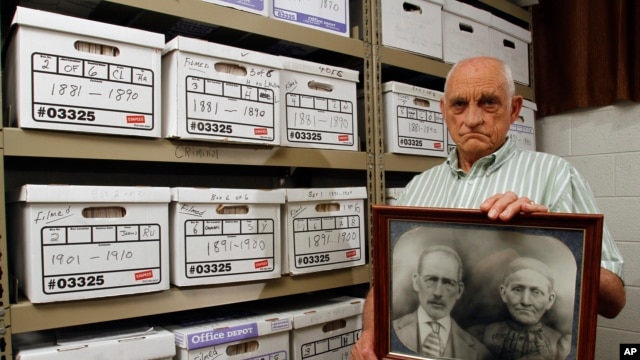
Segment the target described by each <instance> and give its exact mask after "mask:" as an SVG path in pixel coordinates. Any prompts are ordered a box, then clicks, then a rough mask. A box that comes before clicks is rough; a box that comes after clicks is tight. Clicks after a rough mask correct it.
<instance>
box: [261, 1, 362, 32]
mask: <svg viewBox="0 0 640 360" xmlns="http://www.w3.org/2000/svg"><path fill="white" fill-rule="evenodd" d="M269 17H271V18H274V19H278V20H282V21H286V22H289V23H293V24H297V25H301V26H304V27H308V28H312V29H316V30H321V31H326V32H329V33H332V34H336V35H341V36H346V37H349V35H350V28H349V0H335V1H316V0H271V9H270V11H269Z"/></svg>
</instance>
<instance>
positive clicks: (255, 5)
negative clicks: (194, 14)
mask: <svg viewBox="0 0 640 360" xmlns="http://www.w3.org/2000/svg"><path fill="white" fill-rule="evenodd" d="M204 1H206V2H210V3H212V4H217V5H221V6H228V7H231V8H234V9H238V10H243V11H248V12H250V13H254V14H258V15H262V16H269V5H270V4H271V0H204Z"/></svg>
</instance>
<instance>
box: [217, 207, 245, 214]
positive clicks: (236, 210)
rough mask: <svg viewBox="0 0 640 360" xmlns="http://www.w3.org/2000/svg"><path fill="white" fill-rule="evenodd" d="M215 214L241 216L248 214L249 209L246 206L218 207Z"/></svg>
mask: <svg viewBox="0 0 640 360" xmlns="http://www.w3.org/2000/svg"><path fill="white" fill-rule="evenodd" d="M216 212H217V213H218V214H222V215H229V214H234V215H243V214H247V213H249V207H248V206H247V205H218V208H216Z"/></svg>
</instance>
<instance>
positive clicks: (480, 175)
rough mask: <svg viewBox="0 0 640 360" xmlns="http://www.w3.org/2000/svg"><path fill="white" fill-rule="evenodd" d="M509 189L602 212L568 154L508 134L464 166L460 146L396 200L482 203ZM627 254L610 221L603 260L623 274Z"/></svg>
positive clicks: (552, 207) (567, 207)
mask: <svg viewBox="0 0 640 360" xmlns="http://www.w3.org/2000/svg"><path fill="white" fill-rule="evenodd" d="M507 191H513V192H514V193H516V194H517V195H518V196H527V197H529V198H530V199H531V200H533V201H534V202H536V203H538V204H544V205H546V206H547V207H548V208H549V211H551V212H570V213H585V214H599V213H601V212H600V211H599V210H598V206H597V205H596V202H595V199H594V196H593V193H592V191H591V188H590V187H589V184H588V183H587V181H586V180H585V179H584V178H583V177H582V175H580V173H578V171H577V170H576V169H575V168H574V167H573V165H571V164H570V163H569V162H568V161H567V160H565V159H563V158H561V157H559V156H555V155H551V154H546V153H542V152H536V151H528V150H523V149H519V148H517V147H516V146H515V144H514V143H513V142H512V141H511V139H508V140H507V142H506V143H505V144H504V145H503V146H502V147H501V148H500V149H498V151H496V152H495V153H493V154H491V155H488V156H485V157H484V158H482V159H480V160H478V161H476V162H475V163H474V164H473V166H472V168H471V170H470V171H469V173H465V172H464V171H462V170H460V168H459V166H458V156H457V153H456V151H455V150H454V151H452V152H451V154H449V157H448V158H447V160H446V161H445V162H443V163H442V164H440V165H438V166H435V167H433V168H431V169H429V170H427V171H425V172H423V173H421V174H419V175H416V176H415V177H414V178H413V179H412V180H411V181H410V182H409V184H407V186H406V187H405V189H404V190H403V191H402V193H401V194H400V196H399V197H398V200H397V205H405V206H429V207H444V208H469V209H477V208H480V204H481V203H482V202H483V201H484V200H486V199H487V198H489V197H491V196H493V195H495V194H498V193H504V192H507ZM622 264H623V259H622V254H621V253H620V250H619V249H618V246H617V245H616V243H615V242H614V241H613V239H612V238H611V234H610V233H609V230H608V228H607V226H606V224H605V226H604V229H603V236H602V257H601V265H602V267H604V268H605V269H608V270H610V271H612V272H614V273H615V274H617V275H618V276H620V277H621V278H622Z"/></svg>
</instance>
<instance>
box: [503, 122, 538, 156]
mask: <svg viewBox="0 0 640 360" xmlns="http://www.w3.org/2000/svg"><path fill="white" fill-rule="evenodd" d="M519 121H523V120H522V119H521V118H519V119H516V121H514V122H513V124H511V127H509V133H508V134H507V135H508V136H509V137H510V138H511V140H512V141H513V142H514V143H515V144H516V146H517V147H519V148H521V149H527V150H535V144H534V139H535V132H534V128H533V127H532V126H528V125H525V124H522V123H518V122H519Z"/></svg>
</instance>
